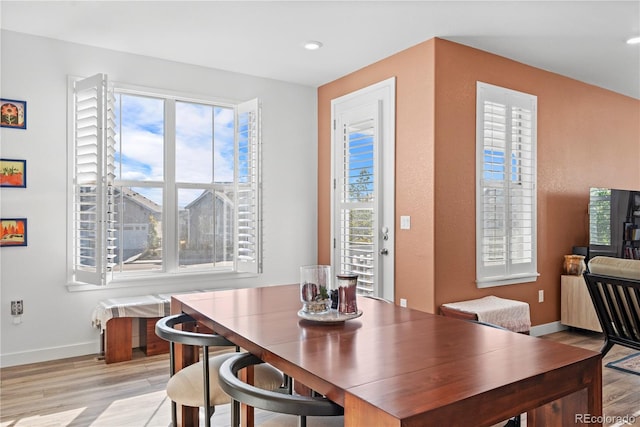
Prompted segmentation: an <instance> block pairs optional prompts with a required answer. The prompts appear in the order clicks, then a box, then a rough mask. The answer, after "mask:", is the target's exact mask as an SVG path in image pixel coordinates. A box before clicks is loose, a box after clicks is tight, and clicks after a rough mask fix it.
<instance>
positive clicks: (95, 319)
mask: <svg viewBox="0 0 640 427" xmlns="http://www.w3.org/2000/svg"><path fill="white" fill-rule="evenodd" d="M224 289H229V288H220V289H215V290H216V291H221V290H224ZM210 291H212V290H195V291H190V292H173V293H171V294H157V295H139V296H133V297H122V298H110V299H107V300H103V301H100V303H99V304H98V306H97V307H96V308H95V309H94V310H93V315H92V316H91V322H92V324H93V326H94V327H95V328H98V329H100V332H101V349H100V353H101V355H102V356H103V357H104V360H105V362H106V363H115V362H123V361H125V360H131V357H132V355H133V337H132V335H133V334H132V326H133V319H134V318H138V319H139V325H140V329H139V332H140V347H141V348H142V351H143V352H144V354H145V355H147V356H153V355H156V354H162V353H168V352H169V342H168V341H165V340H163V339H161V338H159V337H158V336H157V335H156V331H155V326H156V322H157V321H158V320H159V319H160V318H162V317H165V316H168V315H169V314H171V295H178V294H186V293H195V292H210Z"/></svg>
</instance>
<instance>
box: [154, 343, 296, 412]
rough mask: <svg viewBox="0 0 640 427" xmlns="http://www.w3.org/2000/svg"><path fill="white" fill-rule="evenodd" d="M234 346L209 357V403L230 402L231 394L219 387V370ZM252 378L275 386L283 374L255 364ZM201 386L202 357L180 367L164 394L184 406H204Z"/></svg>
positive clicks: (269, 387) (267, 386)
mask: <svg viewBox="0 0 640 427" xmlns="http://www.w3.org/2000/svg"><path fill="white" fill-rule="evenodd" d="M234 350H235V349H234V348H233V347H231V348H229V350H222V351H218V352H216V353H215V354H214V355H213V356H211V357H209V406H217V405H223V404H226V403H230V402H231V398H230V397H229V396H227V394H226V393H225V392H224V391H222V389H221V388H220V382H219V380H218V372H219V371H220V366H221V365H222V363H223V362H224V361H225V360H227V359H228V358H229V357H231V356H233V355H236V354H237V353H236V352H235V351H234ZM254 382H255V385H256V387H259V388H263V389H266V390H276V389H277V388H279V387H280V386H281V385H282V382H283V376H282V373H281V372H280V371H278V370H277V369H275V368H274V367H272V366H270V365H266V364H263V365H259V366H256V367H255V368H254ZM203 388H204V381H203V375H202V361H200V362H198V363H194V364H193V365H189V366H187V367H186V368H184V369H181V370H180V371H178V372H176V374H175V375H174V376H172V377H171V378H170V379H169V382H168V383H167V396H169V399H171V400H173V401H174V402H176V403H178V404H180V405H183V406H191V407H204V406H205V405H204V393H203V392H202V390H203Z"/></svg>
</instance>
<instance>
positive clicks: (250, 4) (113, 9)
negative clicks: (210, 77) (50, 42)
mask: <svg viewBox="0 0 640 427" xmlns="http://www.w3.org/2000/svg"><path fill="white" fill-rule="evenodd" d="M0 15H1V19H0V23H1V27H2V28H3V29H7V30H12V31H18V32H24V33H29V34H35V35H40V36H44V37H51V38H55V39H60V40H66V41H70V42H76V43H83V44H87V45H92V46H99V47H103V48H107V49H113V50H117V51H123V52H131V53H137V54H140V55H147V56H153V57H158V58H163V59H168V60H174V61H179V62H184V63H189V64H196V65H202V66H205V67H211V68H218V69H223V70H229V71H234V72H239V73H245V74H251V75H255V76H261V77H267V78H273V79H278V80H284V81H288V82H294V83H300V84H304V85H310V86H314V87H316V86H320V85H322V84H324V83H328V82H330V81H332V80H335V79H336V78H338V77H341V76H343V75H345V74H348V73H350V72H352V71H355V70H357V69H360V68H362V67H364V66H366V65H368V64H371V63H373V62H375V61H377V60H380V59H383V58H385V57H387V56H390V55H392V54H394V53H396V52H398V51H401V50H403V49H406V48H408V47H410V46H413V45H415V44H418V43H420V42H422V41H425V40H428V39H430V38H432V37H441V38H444V39H447V40H452V41H455V42H458V43H462V44H465V45H468V46H472V47H475V48H478V49H482V50H485V51H489V52H493V53H495V54H498V55H502V56H505V57H508V58H512V59H514V60H516V61H519V62H523V63H525V64H529V65H532V66H535V67H538V68H542V69H545V70H548V71H552V72H556V73H559V74H562V75H565V76H569V77H572V78H575V79H577V80H581V81H584V82H587V83H590V84H594V85H597V86H601V87H603V88H606V89H610V90H612V91H615V92H619V93H622V94H625V95H628V96H632V97H634V98H638V99H640V45H635V46H632V45H627V44H626V43H625V41H626V40H627V39H628V38H630V37H633V36H640V0H627V1H303V0H298V1H7V0H2V1H0ZM307 40H319V41H321V42H322V43H324V47H323V48H322V49H320V50H318V51H314V52H310V51H306V50H304V49H303V48H302V44H303V43H304V42H305V41H307Z"/></svg>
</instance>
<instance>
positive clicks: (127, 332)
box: [104, 317, 133, 363]
mask: <svg viewBox="0 0 640 427" xmlns="http://www.w3.org/2000/svg"><path fill="white" fill-rule="evenodd" d="M131 324H132V322H131V318H130V317H114V318H113V319H110V320H109V321H108V322H107V328H106V332H105V335H106V337H105V346H106V348H105V352H104V360H105V362H106V363H115V362H123V361H125V360H131V356H132V354H133V351H132V337H131Z"/></svg>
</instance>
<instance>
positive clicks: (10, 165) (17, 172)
mask: <svg viewBox="0 0 640 427" xmlns="http://www.w3.org/2000/svg"><path fill="white" fill-rule="evenodd" d="M0 187H14V188H26V187H27V161H26V160H15V159H0Z"/></svg>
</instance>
